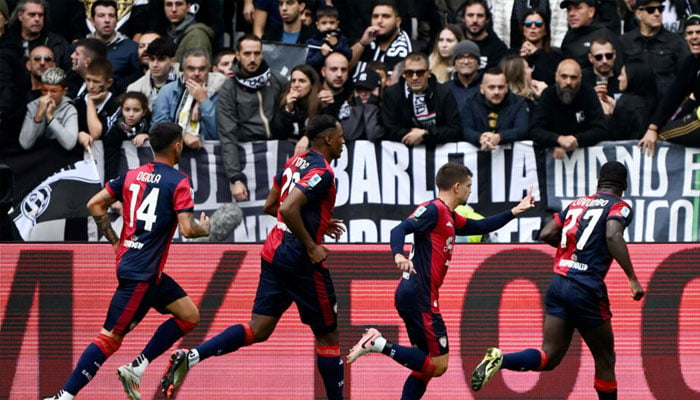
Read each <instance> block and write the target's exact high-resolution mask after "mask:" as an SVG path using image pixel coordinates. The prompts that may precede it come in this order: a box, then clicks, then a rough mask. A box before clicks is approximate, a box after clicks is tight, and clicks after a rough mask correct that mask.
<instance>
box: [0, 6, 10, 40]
mask: <svg viewBox="0 0 700 400" xmlns="http://www.w3.org/2000/svg"><path fill="white" fill-rule="evenodd" d="M8 22H10V10H9V9H8V8H7V2H5V0H0V37H1V36H2V35H3V34H4V33H5V30H6V29H7V23H8Z"/></svg>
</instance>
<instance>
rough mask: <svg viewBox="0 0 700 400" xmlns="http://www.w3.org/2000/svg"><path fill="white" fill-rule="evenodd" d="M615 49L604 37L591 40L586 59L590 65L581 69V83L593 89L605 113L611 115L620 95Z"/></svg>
mask: <svg viewBox="0 0 700 400" xmlns="http://www.w3.org/2000/svg"><path fill="white" fill-rule="evenodd" d="M616 58H617V51H616V50H615V48H614V47H613V44H612V43H610V41H609V40H608V39H606V38H604V37H601V38H596V39H594V40H593V41H592V42H591V50H590V52H589V53H588V60H589V61H590V63H591V67H589V68H586V69H584V70H583V84H584V85H586V86H590V87H592V88H593V89H595V92H596V93H597V94H598V100H600V105H601V106H602V107H603V112H604V113H605V114H606V115H611V114H612V112H613V110H614V109H615V100H614V99H617V98H618V97H619V96H620V84H619V82H618V79H617V75H618V72H617V70H615V59H616Z"/></svg>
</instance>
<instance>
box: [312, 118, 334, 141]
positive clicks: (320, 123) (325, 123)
mask: <svg viewBox="0 0 700 400" xmlns="http://www.w3.org/2000/svg"><path fill="white" fill-rule="evenodd" d="M337 124H338V120H336V119H335V117H333V116H332V115H328V114H321V115H317V116H315V117H313V118H311V119H310V120H309V122H307V123H306V136H307V137H308V138H309V142H313V141H314V140H315V139H316V138H318V137H320V136H321V135H322V134H323V133H325V132H328V131H329V130H331V129H336V128H337Z"/></svg>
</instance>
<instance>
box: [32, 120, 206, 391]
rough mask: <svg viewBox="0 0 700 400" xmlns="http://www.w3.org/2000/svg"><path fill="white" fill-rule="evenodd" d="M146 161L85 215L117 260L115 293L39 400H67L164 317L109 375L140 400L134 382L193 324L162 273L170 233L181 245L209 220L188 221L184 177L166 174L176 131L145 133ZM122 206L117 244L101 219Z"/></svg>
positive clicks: (164, 127)
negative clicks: (55, 385)
mask: <svg viewBox="0 0 700 400" xmlns="http://www.w3.org/2000/svg"><path fill="white" fill-rule="evenodd" d="M149 141H150V143H151V148H152V149H153V152H154V154H155V157H154V160H153V162H150V163H148V164H146V165H143V166H141V167H139V168H136V169H132V170H130V171H127V172H126V174H124V175H122V176H120V177H119V178H116V179H112V180H111V181H109V182H108V183H107V184H106V186H105V188H104V189H102V190H101V191H100V192H99V193H97V194H96V195H94V196H93V197H92V198H91V199H90V200H89V201H88V204H87V207H88V209H89V211H90V214H91V215H92V217H93V218H94V219H95V222H96V223H97V226H98V228H99V230H100V232H101V233H102V235H104V237H105V238H106V239H107V240H108V241H109V242H110V243H111V244H112V246H113V247H114V251H115V252H116V254H117V278H118V280H119V286H118V287H117V289H116V291H115V293H114V296H113V297H112V301H111V303H110V305H109V310H108V311H107V317H106V319H105V322H104V325H103V326H102V331H101V332H100V333H99V334H98V335H97V337H96V338H95V340H94V341H93V342H92V343H90V344H89V345H88V346H87V348H86V349H85V350H84V351H83V354H82V355H81V356H80V359H79V360H78V364H77V365H76V367H75V369H74V370H73V373H72V374H71V375H70V376H69V377H68V380H67V381H66V383H65V384H64V385H63V388H62V389H61V390H60V391H59V392H58V394H56V395H55V396H53V397H49V398H46V399H45V400H72V399H73V398H74V397H75V396H76V395H77V394H78V392H79V391H80V390H81V389H82V388H83V387H85V385H87V384H88V383H89V382H90V380H91V379H92V378H93V377H94V376H95V374H96V373H97V370H98V369H99V368H100V366H101V365H102V364H103V363H104V362H105V360H107V358H109V356H111V355H112V354H114V352H116V351H117V349H119V346H121V344H122V339H123V338H124V336H125V335H126V334H127V333H129V331H131V330H132V329H133V328H134V327H135V326H136V325H137V324H138V323H139V322H140V321H141V320H142V319H143V317H144V316H145V315H146V313H147V312H148V310H149V309H151V308H155V309H156V310H157V311H158V312H160V313H162V314H172V318H170V319H168V320H167V321H165V322H164V323H163V324H162V325H160V327H158V329H157V330H156V332H155V333H154V334H153V337H152V338H151V340H150V341H149V342H148V344H147V345H146V347H145V348H144V349H143V351H142V352H141V354H140V355H139V356H138V357H136V359H135V360H134V361H133V362H132V363H130V364H126V365H123V366H121V367H119V369H118V370H117V375H118V376H119V379H120V380H121V381H122V384H123V385H124V391H125V392H126V395H127V397H128V398H129V399H130V400H140V399H141V394H140V390H139V386H140V382H141V375H142V374H143V373H144V371H145V370H146V367H147V366H148V364H149V363H150V362H151V361H153V360H154V359H155V358H156V357H158V356H159V355H161V354H162V353H163V352H165V351H166V350H168V349H169V348H170V346H172V345H173V343H175V342H176V341H177V340H178V339H180V338H181V337H182V336H184V335H186V334H187V333H188V332H190V331H191V330H192V329H193V328H194V327H195V325H197V323H198V322H199V311H198V310H197V307H196V306H195V305H194V303H193V302H192V299H190V298H189V297H188V296H187V293H185V291H184V290H183V289H182V288H181V287H180V285H178V284H177V282H175V280H173V278H171V277H170V276H168V275H167V274H165V273H164V272H163V268H164V267H165V262H166V259H167V257H168V248H169V247H170V242H171V240H172V238H173V233H174V232H175V228H176V227H179V228H180V233H181V234H182V235H183V236H184V237H187V238H194V237H199V236H207V235H209V227H210V224H209V218H208V217H207V216H206V215H205V214H204V213H202V214H201V216H200V219H199V223H197V222H196V221H195V219H194V217H193V209H194V201H193V198H192V185H191V183H190V179H189V177H188V176H187V175H185V174H184V173H182V172H180V171H178V170H176V169H174V168H173V165H175V164H177V163H178V162H179V161H180V154H181V153H182V148H183V139H182V129H181V128H180V127H179V126H178V125H177V124H174V123H169V122H166V123H161V124H158V125H156V126H155V127H154V128H153V129H152V130H151V132H150V136H149ZM116 201H121V202H122V204H123V214H122V215H123V218H124V225H123V227H122V232H121V237H117V234H116V232H114V230H113V229H112V226H111V224H110V222H109V218H108V217H107V208H108V207H109V206H110V205H111V204H112V203H114V202H116Z"/></svg>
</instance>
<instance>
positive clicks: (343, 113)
mask: <svg viewBox="0 0 700 400" xmlns="http://www.w3.org/2000/svg"><path fill="white" fill-rule="evenodd" d="M381 81H382V78H381V77H380V76H379V74H378V73H376V72H375V71H373V70H371V69H369V68H368V69H366V70H365V71H364V72H362V73H361V74H360V76H358V77H357V79H355V85H354V89H353V97H352V98H350V99H349V100H348V101H346V102H345V104H343V106H342V107H340V111H339V112H338V120H339V121H340V124H341V125H342V126H343V136H344V137H345V141H346V142H350V141H353V140H370V141H372V142H376V141H379V140H381V139H382V137H383V136H384V127H383V126H382V118H381V111H380V103H381V99H380V97H379V96H380V87H381V84H382V82H381Z"/></svg>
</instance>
